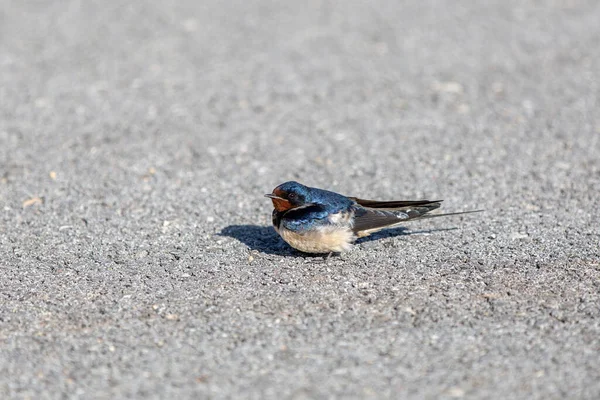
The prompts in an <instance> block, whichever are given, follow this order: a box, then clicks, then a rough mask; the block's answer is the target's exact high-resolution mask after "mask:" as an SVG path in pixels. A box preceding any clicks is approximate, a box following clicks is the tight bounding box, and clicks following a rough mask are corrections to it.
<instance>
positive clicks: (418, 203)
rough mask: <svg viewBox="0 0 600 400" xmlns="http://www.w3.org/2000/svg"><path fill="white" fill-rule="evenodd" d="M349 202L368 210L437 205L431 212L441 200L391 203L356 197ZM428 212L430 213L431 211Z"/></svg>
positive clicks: (397, 201) (396, 201) (395, 201)
mask: <svg viewBox="0 0 600 400" xmlns="http://www.w3.org/2000/svg"><path fill="white" fill-rule="evenodd" d="M350 200H353V201H355V202H356V203H357V204H359V205H361V206H363V207H368V208H394V209H396V208H403V207H417V206H426V205H428V204H435V203H438V205H437V207H434V208H432V209H431V210H433V209H435V208H438V207H439V206H440V205H439V203H441V202H442V200H393V201H377V200H365V199H359V198H357V197H350ZM431 210H430V211H431Z"/></svg>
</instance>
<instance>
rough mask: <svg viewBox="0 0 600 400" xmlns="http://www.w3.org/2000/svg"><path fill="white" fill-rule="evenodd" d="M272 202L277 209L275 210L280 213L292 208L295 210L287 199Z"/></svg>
mask: <svg viewBox="0 0 600 400" xmlns="http://www.w3.org/2000/svg"><path fill="white" fill-rule="evenodd" d="M271 200H272V201H273V207H275V209H276V210H277V211H279V212H283V211H287V210H291V209H292V208H294V206H292V203H290V202H289V201H287V200H286V199H271Z"/></svg>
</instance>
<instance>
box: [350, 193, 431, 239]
mask: <svg viewBox="0 0 600 400" xmlns="http://www.w3.org/2000/svg"><path fill="white" fill-rule="evenodd" d="M355 201H356V200H355ZM360 201H361V202H360V203H359V202H358V201H357V203H358V206H355V208H354V227H353V231H354V233H355V234H356V235H358V236H359V237H360V236H368V235H369V234H371V233H373V232H376V231H378V230H380V229H383V228H386V227H389V226H392V225H397V224H400V223H402V222H405V221H409V220H411V219H416V218H420V217H422V216H423V215H425V214H426V213H428V212H429V211H432V210H435V209H436V208H439V207H440V205H441V204H440V201H441V200H440V201H428V200H417V201H372V200H360ZM363 204H369V206H365V205H363ZM392 204H393V205H395V206H392ZM399 204H401V205H400V206H398V205H399ZM373 205H374V206H373Z"/></svg>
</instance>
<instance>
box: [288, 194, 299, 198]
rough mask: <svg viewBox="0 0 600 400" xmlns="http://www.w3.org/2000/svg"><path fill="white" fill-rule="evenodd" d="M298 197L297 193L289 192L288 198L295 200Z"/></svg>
mask: <svg viewBox="0 0 600 400" xmlns="http://www.w3.org/2000/svg"><path fill="white" fill-rule="evenodd" d="M296 197H298V196H296V193H290V194H288V199H290V200H294V199H295V198H296Z"/></svg>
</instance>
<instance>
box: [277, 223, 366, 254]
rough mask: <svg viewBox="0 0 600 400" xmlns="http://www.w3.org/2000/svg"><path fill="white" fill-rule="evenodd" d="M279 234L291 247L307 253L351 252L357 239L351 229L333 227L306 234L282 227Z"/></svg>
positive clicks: (316, 229)
mask: <svg viewBox="0 0 600 400" xmlns="http://www.w3.org/2000/svg"><path fill="white" fill-rule="evenodd" d="M277 232H278V233H279V235H280V236H281V237H282V238H283V240H285V241H286V242H287V243H288V244H289V245H290V246H292V247H293V248H295V249H298V250H300V251H303V252H305V253H332V252H333V253H340V252H343V251H347V250H349V249H350V247H351V246H352V242H353V241H354V239H355V236H354V233H353V232H352V230H351V229H350V228H349V227H339V226H331V225H330V226H322V227H317V228H315V229H312V230H310V231H306V232H294V231H291V230H289V229H286V228H285V227H283V226H281V227H280V228H279V229H277Z"/></svg>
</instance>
